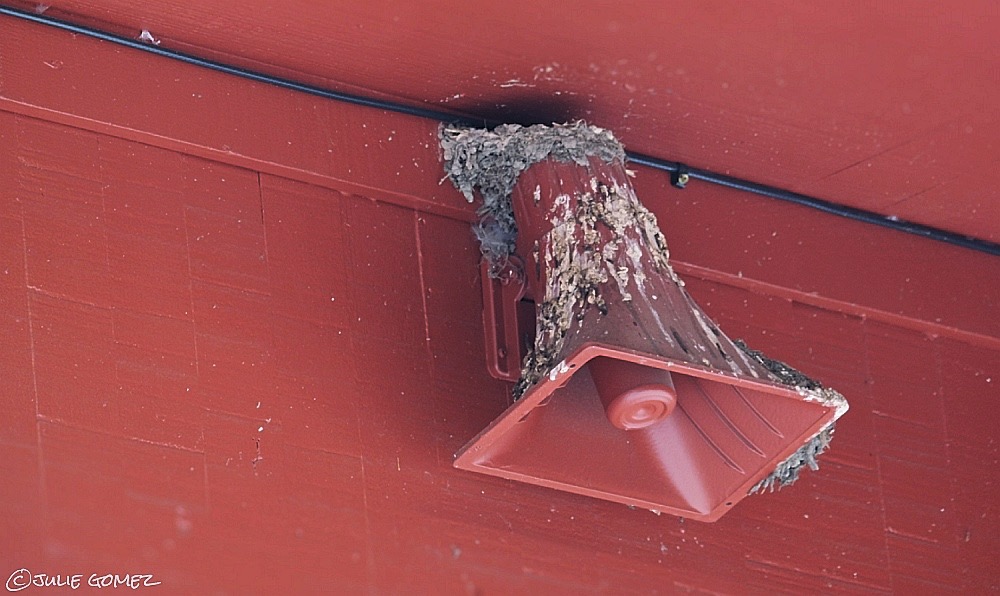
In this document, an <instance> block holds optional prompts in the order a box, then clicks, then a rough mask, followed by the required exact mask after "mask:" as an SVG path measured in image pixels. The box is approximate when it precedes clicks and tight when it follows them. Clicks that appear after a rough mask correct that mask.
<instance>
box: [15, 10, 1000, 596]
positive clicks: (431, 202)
mask: <svg viewBox="0 0 1000 596" xmlns="http://www.w3.org/2000/svg"><path fill="white" fill-rule="evenodd" d="M46 62H49V63H53V64H54V63H58V65H59V68H52V67H51V66H49V65H47V64H46ZM0 73H2V86H0V326H2V329H0V337H2V338H4V339H3V343H2V344H0V412H2V413H3V418H2V422H0V477H2V478H3V479H4V482H2V483H0V563H2V565H0V567H2V569H0V572H2V573H3V575H4V576H6V575H7V574H9V573H11V572H13V571H14V570H16V569H18V568H20V567H25V568H28V569H30V570H31V571H33V572H38V573H49V574H73V573H83V574H86V575H89V574H91V573H106V572H118V573H123V572H132V573H153V574H155V576H156V579H157V580H159V581H162V582H163V584H162V586H161V588H163V589H164V590H165V591H167V592H171V593H190V592H201V593H208V592H218V591H225V592H230V593H244V592H251V593H253V592H256V593H274V592H282V593H286V592H289V591H292V590H301V591H323V590H328V591H336V592H338V593H351V592H369V593H370V592H376V593H398V592H422V593H449V594H451V593H476V592H481V593H509V592H524V591H530V592H533V593H573V594H579V593H620V592H630V591H642V592H653V591H660V592H672V591H680V590H687V589H691V590H709V591H718V592H730V593H742V592H747V591H752V592H764V591H772V590H775V589H784V590H792V591H819V590H829V589H835V590H856V589H867V590H873V591H896V592H901V593H908V592H923V593H928V592H934V593H937V592H941V591H945V590H949V589H950V590H964V591H974V592H975V591H979V592H982V591H986V590H988V589H994V590H995V589H997V581H998V577H1000V570H998V564H997V562H996V561H997V553H998V552H1000V543H998V538H997V537H998V536H1000V523H998V517H997V515H998V511H997V504H996V491H997V482H998V479H1000V465H998V463H1000V462H998V459H1000V445H998V443H997V440H996V427H995V424H994V420H995V419H996V416H997V413H998V408H1000V402H998V399H1000V392H998V389H997V386H998V384H1000V323H998V322H997V317H996V313H997V308H998V302H997V301H998V299H1000V298H998V291H997V289H996V288H997V286H996V280H997V279H1000V260H998V259H996V258H993V257H988V256H985V255H982V254H977V253H971V252H969V251H964V250H961V249H957V248H953V247H949V246H945V245H941V244H938V243H933V242H930V241H925V240H921V239H917V238H914V237H911V236H906V235H902V234H898V233H890V232H886V231H883V230H878V229H874V228H871V227H867V226H864V225H862V224H857V223H851V222H846V221H843V220H840V219H836V218H832V217H830V216H826V215H823V214H819V213H816V212H813V211H808V210H804V209H799V208H794V207H790V206H787V205H780V204H776V203H773V202H770V201H768V200H766V199H761V198H758V197H752V196H744V195H740V194H737V193H734V192H731V191H724V190H719V189H716V188H710V187H705V186H700V185H694V186H692V187H691V188H689V189H688V190H685V191H683V192H678V191H673V190H670V189H669V188H668V184H667V181H666V180H665V178H664V177H663V176H661V175H660V174H657V173H654V172H649V171H644V170H640V171H639V174H638V178H637V185H638V186H637V187H638V191H639V194H640V197H641V198H642V199H643V200H644V201H645V202H646V204H647V205H648V206H649V207H650V208H651V209H653V210H654V212H656V214H657V215H658V217H659V218H660V221H661V224H662V227H663V228H664V231H665V233H666V235H667V238H668V240H669V241H670V242H671V248H672V251H673V254H674V256H675V257H676V258H677V259H678V269H679V270H680V271H681V272H682V273H683V274H684V277H685V279H686V280H687V281H688V285H689V287H690V289H691V291H692V293H693V295H694V296H695V297H696V299H698V300H700V302H701V303H702V304H703V305H704V307H705V309H706V311H707V312H708V313H709V314H710V315H712V316H713V317H715V318H716V319H717V320H718V321H719V322H720V324H721V325H722V327H723V328H724V329H725V330H726V331H727V333H729V334H730V335H732V336H734V337H744V338H746V339H747V340H748V341H749V342H750V343H751V345H753V346H754V347H757V348H760V349H763V350H766V351H767V352H768V354H770V355H772V356H774V357H777V358H781V359H784V360H787V361H789V362H790V363H792V364H793V365H795V366H797V367H800V368H802V369H803V370H804V371H807V372H808V373H810V374H812V375H815V376H817V377H818V378H819V379H821V380H822V381H823V382H824V383H827V384H829V385H831V386H834V387H836V388H838V389H839V390H841V391H842V392H843V393H844V394H845V395H846V396H848V398H849V399H850V400H851V404H852V409H851V411H850V413H849V414H847V415H846V416H845V418H844V419H843V421H842V424H840V425H839V426H838V430H837V437H836V439H835V441H834V445H833V448H832V451H831V452H830V453H829V454H828V456H827V457H825V459H824V462H823V468H822V470H821V471H820V472H818V473H808V474H806V475H805V476H804V477H803V479H802V480H801V481H800V482H799V483H798V484H796V485H795V486H794V487H792V488H790V489H787V490H784V491H781V492H780V493H775V494H773V495H766V496H761V497H755V498H752V499H748V500H746V501H744V502H743V503H741V504H740V506H739V508H737V509H735V510H734V511H733V512H731V513H730V514H728V515H727V516H726V517H724V518H723V519H722V520H721V521H719V522H718V523H716V524H711V525H706V524H697V523H694V522H690V521H688V522H685V521H682V520H680V519H678V518H673V517H668V516H662V517H657V516H655V515H653V514H651V513H649V512H647V511H633V510H629V509H627V508H625V507H621V506H618V505H614V504H610V503H604V502H601V501H596V500H592V499H587V498H583V497H577V496H574V495H570V494H565V493H561V492H556V491H551V490H546V489H541V488H537V487H531V486H527V485H522V484H516V483H509V482H505V481H501V480H499V479H495V478H489V477H486V476H480V475H474V474H468V473H463V472H458V471H456V470H454V469H452V467H451V456H452V454H453V453H454V452H455V451H456V450H457V449H458V448H459V447H460V446H461V445H463V444H464V443H465V442H466V441H467V440H468V439H470V438H471V437H472V436H473V435H475V434H476V433H477V432H478V431H479V430H481V429H482V428H483V427H484V426H485V425H486V424H487V423H488V422H489V421H490V420H491V419H492V418H493V417H494V416H495V415H496V414H498V413H499V412H501V411H502V410H503V409H504V408H505V407H506V405H507V403H508V397H507V395H508V393H509V387H508V386H506V385H504V384H502V383H498V382H495V381H493V380H491V379H490V378H489V377H488V375H487V374H486V369H485V366H484V364H483V354H482V330H481V321H480V308H481V305H480V303H479V297H478V296H479V282H478V279H477V275H478V273H477V271H478V269H477V259H478V253H477V248H476V246H475V243H474V240H473V238H472V236H471V234H470V233H469V230H468V221H469V220H471V219H472V218H473V213H472V207H470V206H467V205H466V204H465V203H464V201H463V200H462V199H461V197H460V196H459V195H458V193H457V192H455V191H454V190H453V189H452V188H451V187H450V186H448V185H447V184H444V185H439V184H438V181H439V180H440V178H441V175H442V171H441V167H440V163H439V158H438V156H437V146H436V130H435V126H434V125H433V124H431V123H427V122H423V121H419V120H416V119H413V118H408V117H403V116H394V115H388V114H385V113H381V112H378V111H373V110H366V109H362V108H352V107H347V106H343V105H339V104H334V103H330V102H325V101H320V100H316V99H313V98H304V97H302V96H297V95H294V94H292V93H289V92H286V91H280V90H275V89H271V88H267V87H263V86H261V85H256V84H251V83H247V82H244V81H238V80H234V79H232V78H229V77H225V76H222V75H216V74H211V73H205V72H202V71H200V70H197V69H194V68H193V67H188V66H183V65H179V64H176V63H173V62H169V61H165V60H162V59H157V58H153V57H150V56H145V55H141V54H137V53H135V52H130V51H125V50H120V49H116V48H113V47H110V46H108V45H106V44H101V43H98V42H93V41H88V40H84V39H74V38H73V37H72V36H70V35H67V34H61V33H55V32H52V31H47V30H45V29H41V28H38V27H34V26H29V25H23V24H11V23H10V22H7V21H4V35H3V36H0ZM794 149H795V147H794V146H789V147H788V150H789V151H793V150H794ZM4 579H5V578H4Z"/></svg>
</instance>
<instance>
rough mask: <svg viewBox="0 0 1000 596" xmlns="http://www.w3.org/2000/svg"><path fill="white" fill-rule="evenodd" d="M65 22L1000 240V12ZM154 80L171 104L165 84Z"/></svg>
mask: <svg viewBox="0 0 1000 596" xmlns="http://www.w3.org/2000/svg"><path fill="white" fill-rule="evenodd" d="M13 4H15V5H21V6H25V7H27V8H28V9H34V4H33V3H30V2H23V1H20V0H18V1H15V2H13ZM46 14H50V15H54V16H61V17H64V18H68V19H69V20H72V21H74V22H81V23H85V24H91V25H94V26H96V27H98V28H100V29H104V30H111V31H114V32H116V33H119V34H121V35H125V36H127V37H131V38H136V37H138V36H139V33H140V31H141V30H144V29H145V30H148V31H150V32H152V34H153V36H154V37H155V38H156V39H157V40H158V41H159V42H160V44H161V46H162V47H170V48H175V49H179V50H182V51H186V52H190V53H193V54H195V55H199V56H204V57H209V58H213V59H218V60H221V61H222V62H226V63H231V64H235V65H238V66H244V67H248V68H251V69H255V70H261V71H264V72H268V73H271V74H277V75H281V76H285V77H287V78H291V79H293V80H297V81H303V82H306V83H311V84H318V85H321V86H325V87H331V88H334V89H338V90H341V91H346V92H355V93H361V94H365V95H377V96H380V97H390V98H396V99H400V100H403V101H405V102H407V103H410V104H415V105H430V106H434V107H437V108H441V109H453V110H457V111H458V112H461V113H466V114H472V115H475V116H480V117H490V118H494V119H496V120H499V121H522V122H545V123H548V122H552V121H566V120H573V119H586V120H588V121H590V122H592V123H594V124H597V125H600V126H604V127H607V128H610V129H612V130H614V131H615V132H616V133H617V134H618V135H619V136H620V138H622V139H623V140H624V141H625V144H626V146H627V147H628V148H629V149H631V150H635V151H640V152H643V153H647V154H650V155H655V156H660V157H663V158H665V159H671V160H677V161H682V162H686V163H689V164H691V165H693V166H697V167H702V168H707V169H712V170H715V171H720V172H723V173H727V174H732V175H735V176H739V177H743V178H747V179H750V180H755V181H759V182H763V183H766V184H772V185H776V186H780V187H786V188H790V189H792V190H795V191H800V192H804V193H807V194H812V195H815V196H818V197H821V198H824V199H828V200H832V201H834V202H838V203H843V204H846V205H851V206H855V207H862V208H866V209H870V210H874V211H877V212H880V213H883V214H885V215H895V216H898V217H900V218H903V219H908V220H913V221H916V222H920V223H925V224H929V225H937V226H940V227H943V228H946V229H949V230H953V231H957V232H961V233H964V234H968V235H972V236H977V237H980V238H985V239H989V240H992V241H994V242H996V241H1000V227H998V224H997V223H996V222H997V221H1000V212H998V211H997V209H998V208H997V205H998V204H1000V201H998V199H1000V195H998V194H997V193H998V192H1000V191H998V190H997V186H998V185H997V184H996V183H997V175H996V171H997V158H996V154H997V151H996V141H995V139H996V138H997V137H998V133H1000V119H998V118H997V117H996V114H995V112H996V111H995V109H993V106H995V105H996V104H997V102H998V100H1000V91H998V90H1000V86H998V85H997V81H998V76H1000V52H998V51H997V48H996V46H995V44H994V43H993V42H992V39H993V37H994V36H995V35H994V34H995V32H996V31H997V30H998V28H1000V12H998V9H997V6H996V4H995V3H992V2H989V1H988V0H962V1H961V2H952V3H949V4H948V5H940V6H938V5H934V4H932V3H918V4H913V3H911V2H903V1H899V0H894V1H893V2H889V3H880V4H879V5H878V6H869V5H866V4H864V3H852V4H849V5H844V6H840V5H837V6H832V5H831V6H816V5H803V4H801V3H795V2H789V1H783V2H776V3H771V4H769V5H768V6H767V8H766V9H760V8H752V7H748V6H744V4H743V3H740V2H733V1H732V0H713V1H712V2H701V3H698V4H697V5H691V6H673V5H672V6H669V7H665V6H662V5H661V4H659V3H656V2H633V3H627V4H609V3H606V2H602V1H600V0H592V1H588V2H585V3H582V4H581V3H565V2H556V3H546V4H543V5H539V4H538V3H534V2H529V1H525V0H518V1H515V2H507V3H504V4H502V5H501V4H495V5H481V4H480V3H467V2H456V1H453V0H452V1H444V2H430V3H412V2H402V1H394V0H383V1H379V2H372V3H365V4H358V3H352V2H334V3H324V4H321V5H317V4H315V3H310V2H305V1H301V0H300V1H295V2H284V3H281V4H280V5H274V4H273V3H270V2H265V1H263V0H254V1H252V2H249V3H244V4H241V5H240V6H239V7H228V6H223V5H220V4H218V3H208V4H205V3H202V4H196V3H193V2H191V1H190V0H169V1H167V2H160V3H157V4H156V5H155V6H143V5H137V4H136V3H135V2H131V1H128V0H111V1H101V2H95V1H93V0H66V1H61V2H53V3H52V6H51V7H50V8H48V10H47V12H46ZM50 62H51V61H50ZM43 68H47V67H43ZM135 82H136V84H138V85H139V86H141V87H143V88H145V89H146V90H147V93H149V94H151V95H154V94H155V95H156V96H157V97H159V98H160V99H161V101H162V100H165V99H166V98H167V96H168V95H170V85H169V84H166V83H168V81H161V80H159V79H158V77H157V76H156V75H155V74H154V73H146V74H143V75H141V76H138V77H137V79H136V81H135ZM242 97H243V98H245V97H246V96H242ZM180 99H181V98H180V97H172V98H171V100H172V101H177V100H180ZM201 99H209V98H208V97H207V96H205V97H203V98H201ZM189 100H190V98H189ZM228 100H229V101H230V102H241V101H244V99H241V97H239V96H235V95H232V96H230V97H229V98H228ZM307 103H308V102H307ZM108 107H111V106H110V105H109V106H108ZM114 107H115V108H117V109H121V107H122V106H121V105H118V106H114ZM293 109H296V110H300V111H303V112H304V111H305V110H307V109H308V108H307V105H306V104H300V105H299V106H296V107H295V108H293ZM333 123H334V122H331V124H333ZM231 146H232V147H233V148H239V147H240V145H239V144H232V145H231ZM289 149H290V150H291V151H293V152H294V148H289ZM314 157H315V158H316V159H320V158H322V157H323V156H322V154H314Z"/></svg>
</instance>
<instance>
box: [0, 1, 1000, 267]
mask: <svg viewBox="0 0 1000 596" xmlns="http://www.w3.org/2000/svg"><path fill="white" fill-rule="evenodd" d="M0 14H2V15H6V16H10V17H14V18H18V19H23V20H26V21H31V22H33V23H39V24H42V25H48V26H50V27H55V28H57V29H62V30H64V31H69V32H71V33H77V34H80V35H85V36H87V37H91V38H94V39H99V40H102V41H107V42H110V43H114V44H117V45H121V46H125V47H129V48H133V49H136V50H141V51H144V52H149V53H151V54H156V55H157V56H163V57H165V58H170V59H173V60H178V61H180V62H184V63H187V64H192V65H195V66H200V67H202V68H207V69H210V70H214V71H217V72H222V73H226V74H230V75H234V76H237V77H241V78H244V79H249V80H251V81H257V82H259V83H266V84H268V85H274V86H276V87H281V88H284V89H290V90H292V91H298V92H300V93H307V94H309V95H315V96H317V97H322V98H325V99H332V100H334V101H340V102H345V103H350V104H354V105H359V106H365V107H369V108H375V109H379V110H385V111H388V112H395V113H399V114H407V115H410V116H417V117H420V118H428V119H431V120H436V121H438V122H445V123H451V124H458V125H464V126H490V125H496V124H499V123H498V122H493V121H490V120H487V119H481V118H473V117H470V116H466V115H461V114H455V113H448V112H442V111H438V110H432V109H429V108H420V107H415V106H410V105H406V104H402V103H397V102H393V101H388V100H381V99H373V98H371V97H365V96H362V95H354V94H351V93H341V92H339V91H331V90H329V89H323V88H321V87H315V86H312V85H306V84H303V83H296V82H295V81H290V80H288V79H283V78H281V77H276V76H271V75H267V74H263V73H259V72H255V71H252V70H247V69H244V68H238V67H236V66H230V65H227V64H223V63H220V62H214V61H212V60H206V59H205V58H199V57H197V56H192V55H190V54H185V53H182V52H178V51H176V50H170V49H167V48H161V47H159V46H158V45H155V44H152V43H146V42H143V41H140V40H137V39H130V38H127V37H121V36H119V35H114V34H111V33H106V32H103V31H99V30H97V29H91V28H88V27H83V26H80V25H74V24H73V23H69V22H66V21H62V20H59V19H54V18H51V17H46V16H43V15H40V14H35V13H31V12H26V11H22V10H17V9H15V8H8V7H5V6H0ZM627 155H628V159H629V161H630V162H631V163H636V164H639V165H644V166H647V167H650V168H653V169H656V170H661V171H664V172H669V173H670V174H671V180H673V181H674V185H675V186H678V187H682V188H683V186H684V184H685V183H686V182H687V181H688V180H689V179H695V180H702V181H704V182H711V183H712V184H718V185H720V186H725V187H728V188H733V189H736V190H742V191H745V192H751V193H754V194H757V195H761V196H765V197H770V198H772V199H777V200H780V201H787V202H789V203H795V204H796V205H802V206H804V207H810V208H812V209H818V210H820V211H823V212H825V213H830V214H832V215H837V216H840V217H846V218H847V219H852V220H855V221H860V222H864V223H868V224H874V225H877V226H882V227H884V228H889V229H892V230H897V231H900V232H906V233H908V234H915V235H917V236H922V237H924V238H929V239H931V240H937V241H939V242H945V243H948V244H952V245H955V246H960V247H962V248H968V249H970V250H976V251H980V252H985V253H987V254H991V255H996V256H1000V244H997V243H994V242H990V241H988V240H982V239H979V238H973V237H971V236H965V235H963V234H956V233H954V232H949V231H947V230H942V229H940V228H935V227H932V226H927V225H923V224H918V223H913V222H909V221H905V220H902V219H898V218H895V217H887V216H885V215H882V214H880V213H875V212H873V211H866V210H864V209H858V208H855V207H848V206H846V205H840V204H837V203H832V202H830V201H825V200H823V199H817V198H815V197H810V196H808V195H803V194H799V193H797V192H792V191H789V190H784V189H782V188H777V187H774V186H768V185H766V184H758V183H756V182H752V181H750V180H744V179H742V178H734V177H732V176H727V175H725V174H719V173H716V172H712V171H710V170H702V169H698V168H691V167H688V166H686V165H684V164H682V163H679V162H673V161H667V160H664V159H660V158H656V157H650V156H648V155H643V154H641V153H634V152H628V154H627ZM680 176H683V178H680V179H679V177H680Z"/></svg>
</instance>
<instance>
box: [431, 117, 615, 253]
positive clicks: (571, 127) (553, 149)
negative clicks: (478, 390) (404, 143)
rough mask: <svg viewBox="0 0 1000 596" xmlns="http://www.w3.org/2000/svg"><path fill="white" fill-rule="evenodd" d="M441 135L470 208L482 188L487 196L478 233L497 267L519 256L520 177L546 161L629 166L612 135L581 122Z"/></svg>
mask: <svg viewBox="0 0 1000 596" xmlns="http://www.w3.org/2000/svg"><path fill="white" fill-rule="evenodd" d="M439 136H440V138H441V149H442V150H443V152H444V169H445V173H446V174H447V177H448V178H450V179H451V181H452V183H454V185H455V187H456V188H458V190H459V191H461V193H462V194H463V195H464V196H465V199H466V200H467V201H469V202H470V203H471V202H473V201H474V200H475V195H476V190H477V189H478V191H479V195H480V196H481V197H482V200H483V205H482V207H480V208H479V210H478V213H479V215H480V217H481V220H480V222H479V224H478V225H477V226H475V227H474V228H473V231H474V232H475V234H476V237H477V238H478V239H479V243H480V247H481V249H482V251H483V254H484V255H485V256H486V257H487V258H488V259H489V260H490V261H491V262H492V263H494V264H498V263H504V262H505V261H506V259H507V257H509V256H510V255H511V254H513V252H514V242H515V240H516V239H517V223H516V222H515V221H514V212H513V209H512V208H511V205H510V194H511V191H513V190H514V185H515V184H517V179H518V177H520V175H521V172H523V171H525V170H527V169H528V168H529V167H531V166H532V165H534V164H536V163H538V162H540V161H542V160H544V159H547V158H553V159H557V160H559V161H563V162H574V163H577V164H579V165H581V166H586V165H587V161H588V158H589V157H598V158H600V159H602V160H604V161H606V162H609V163H610V162H612V161H614V160H616V159H617V160H619V161H621V162H622V163H625V149H624V148H623V147H622V144H621V143H619V142H618V139H616V138H615V136H614V135H613V134H611V132H610V131H608V130H605V129H603V128H598V127H596V126H589V125H587V124H584V123H582V122H575V123H572V124H553V125H552V126H545V125H542V124H536V125H533V126H521V125H519V124H504V125H501V126H498V127H496V128H495V129H493V130H486V129H480V128H465V127H455V126H442V127H441V129H440V133H439Z"/></svg>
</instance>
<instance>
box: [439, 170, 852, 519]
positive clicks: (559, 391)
mask: <svg viewBox="0 0 1000 596" xmlns="http://www.w3.org/2000/svg"><path fill="white" fill-rule="evenodd" d="M581 161H583V162H584V163H581ZM518 173H519V176H518V177H517V180H516V184H515V186H514V188H513V192H512V193H511V195H510V200H511V203H512V208H513V214H514V218H515V220H516V222H517V228H518V236H517V247H516V253H517V258H514V259H512V260H511V264H509V265H508V267H507V268H506V269H505V271H503V272H502V273H501V275H499V276H493V277H494V278H493V279H490V276H489V275H488V266H487V265H485V264H484V270H483V271H484V278H483V279H484V305H485V315H486V316H485V319H486V337H487V352H488V354H491V361H490V363H489V369H490V372H491V374H493V375H494V376H495V377H497V378H501V379H506V380H512V381H516V384H515V388H514V393H515V398H516V401H515V403H514V405H512V406H511V407H510V408H509V409H508V410H507V411H506V412H504V413H503V414H502V415H501V416H500V417H499V418H497V419H496V420H495V421H494V422H493V423H492V424H491V425H490V426H489V427H488V428H487V429H486V430H484V431H483V432H482V433H480V434H479V435H478V436H477V437H476V438H475V439H473V440H472V441H471V442H470V443H469V444H468V445H466V446H465V447H464V448H463V449H462V450H461V451H460V452H459V453H458V455H457V457H456V460H455V466H456V467H457V468H461V469H464V470H469V471H473V472H480V473H484V474H490V475H493V476H500V477H503V478H508V479H512V480H518V481H521V482H527V483H530V484H536V485H540V486H545V487H550V488H555V489H559V490H564V491H569V492H573V493H578V494H582V495H587V496H591V497H597V498H601V499H606V500H610V501H616V502H619V503H624V504H627V505H632V506H637V507H642V508H646V509H650V510H653V511H656V512H665V513H671V514H674V515H679V516H683V517H687V518H692V519H698V520H702V521H715V520H717V519H718V518H719V517H721V516H722V515H723V514H725V513H726V512H727V511H728V510H729V509H730V508H731V507H732V506H733V505H735V504H736V503H737V502H738V501H740V500H741V499H742V498H743V497H744V496H746V495H747V494H748V493H750V492H752V491H755V490H759V489H761V488H765V487H773V485H774V484H775V483H787V482H789V481H793V480H794V478H795V477H797V473H798V468H799V467H800V466H802V465H805V464H808V465H810V466H811V467H813V466H814V465H815V460H814V456H815V455H816V453H817V452H819V451H822V449H823V448H825V446H826V442H827V441H828V440H829V432H830V430H832V425H833V422H834V420H835V419H836V418H837V417H839V416H840V415H841V414H843V413H844V411H846V409H847V402H846V401H845V400H844V399H843V397H842V396H840V395H839V394H838V393H836V392H834V391H832V390H829V389H821V388H819V386H818V384H815V383H812V382H809V381H808V379H805V377H802V376H801V375H799V377H795V376H794V375H795V374H798V373H795V371H793V370H791V369H789V368H787V367H783V365H781V364H780V363H775V362H774V361H770V360H767V359H766V358H763V357H761V355H760V354H759V353H757V352H753V351H751V350H747V349H744V348H743V347H742V346H738V345H736V344H734V343H733V342H732V341H730V339H729V338H728V337H726V335H725V334H723V333H722V331H720V330H719V329H718V327H717V326H716V325H715V324H714V323H713V322H712V321H711V319H709V318H708V317H707V316H706V315H705V314H704V313H703V312H702V310H701V308H699V307H698V305H697V304H695V302H694V301H693V300H692V299H691V298H690V296H689V295H688V293H687V292H686V291H685V290H684V287H683V286H684V284H683V282H682V281H681V280H680V279H679V278H678V277H677V276H676V275H675V274H674V272H673V270H672V269H671V268H670V265H669V263H668V261H667V256H668V255H667V249H666V242H665V241H664V239H663V236H662V235H661V234H660V231H659V228H658V227H657V224H656V219H655V217H654V216H653V215H652V214H650V213H649V212H648V211H647V210H646V209H645V208H644V207H643V206H642V205H641V204H640V203H639V201H638V199H637V198H636V196H635V193H634V191H633V190H632V186H631V184H630V182H629V180H628V176H627V172H626V170H625V168H624V165H623V164H622V162H621V160H620V159H615V160H611V161H607V160H605V159H601V158H598V157H593V156H591V157H588V158H586V159H585V160H579V159H578V160H576V161H568V162H564V161H559V160H557V159H555V158H552V157H548V158H544V159H542V160H541V161H538V162H536V163H534V164H533V165H529V166H528V167H527V168H526V169H524V170H523V171H521V172H518ZM514 263H517V264H514ZM532 303H533V304H534V310H535V312H534V313H533V314H534V317H533V318H534V321H533V322H531V321H530V319H531V318H532V317H530V316H526V315H530V314H532V313H525V312H524V310H523V307H524V306H525V305H530V304H532ZM519 307H520V308H521V311H520V312H519ZM526 327H527V328H526ZM531 327H534V332H533V333H532V332H531ZM525 339H527V342H525V341H524V340H525ZM526 343H527V345H525V344H526ZM519 365H523V367H521V368H522V369H521V370H520V372H518V368H519Z"/></svg>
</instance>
